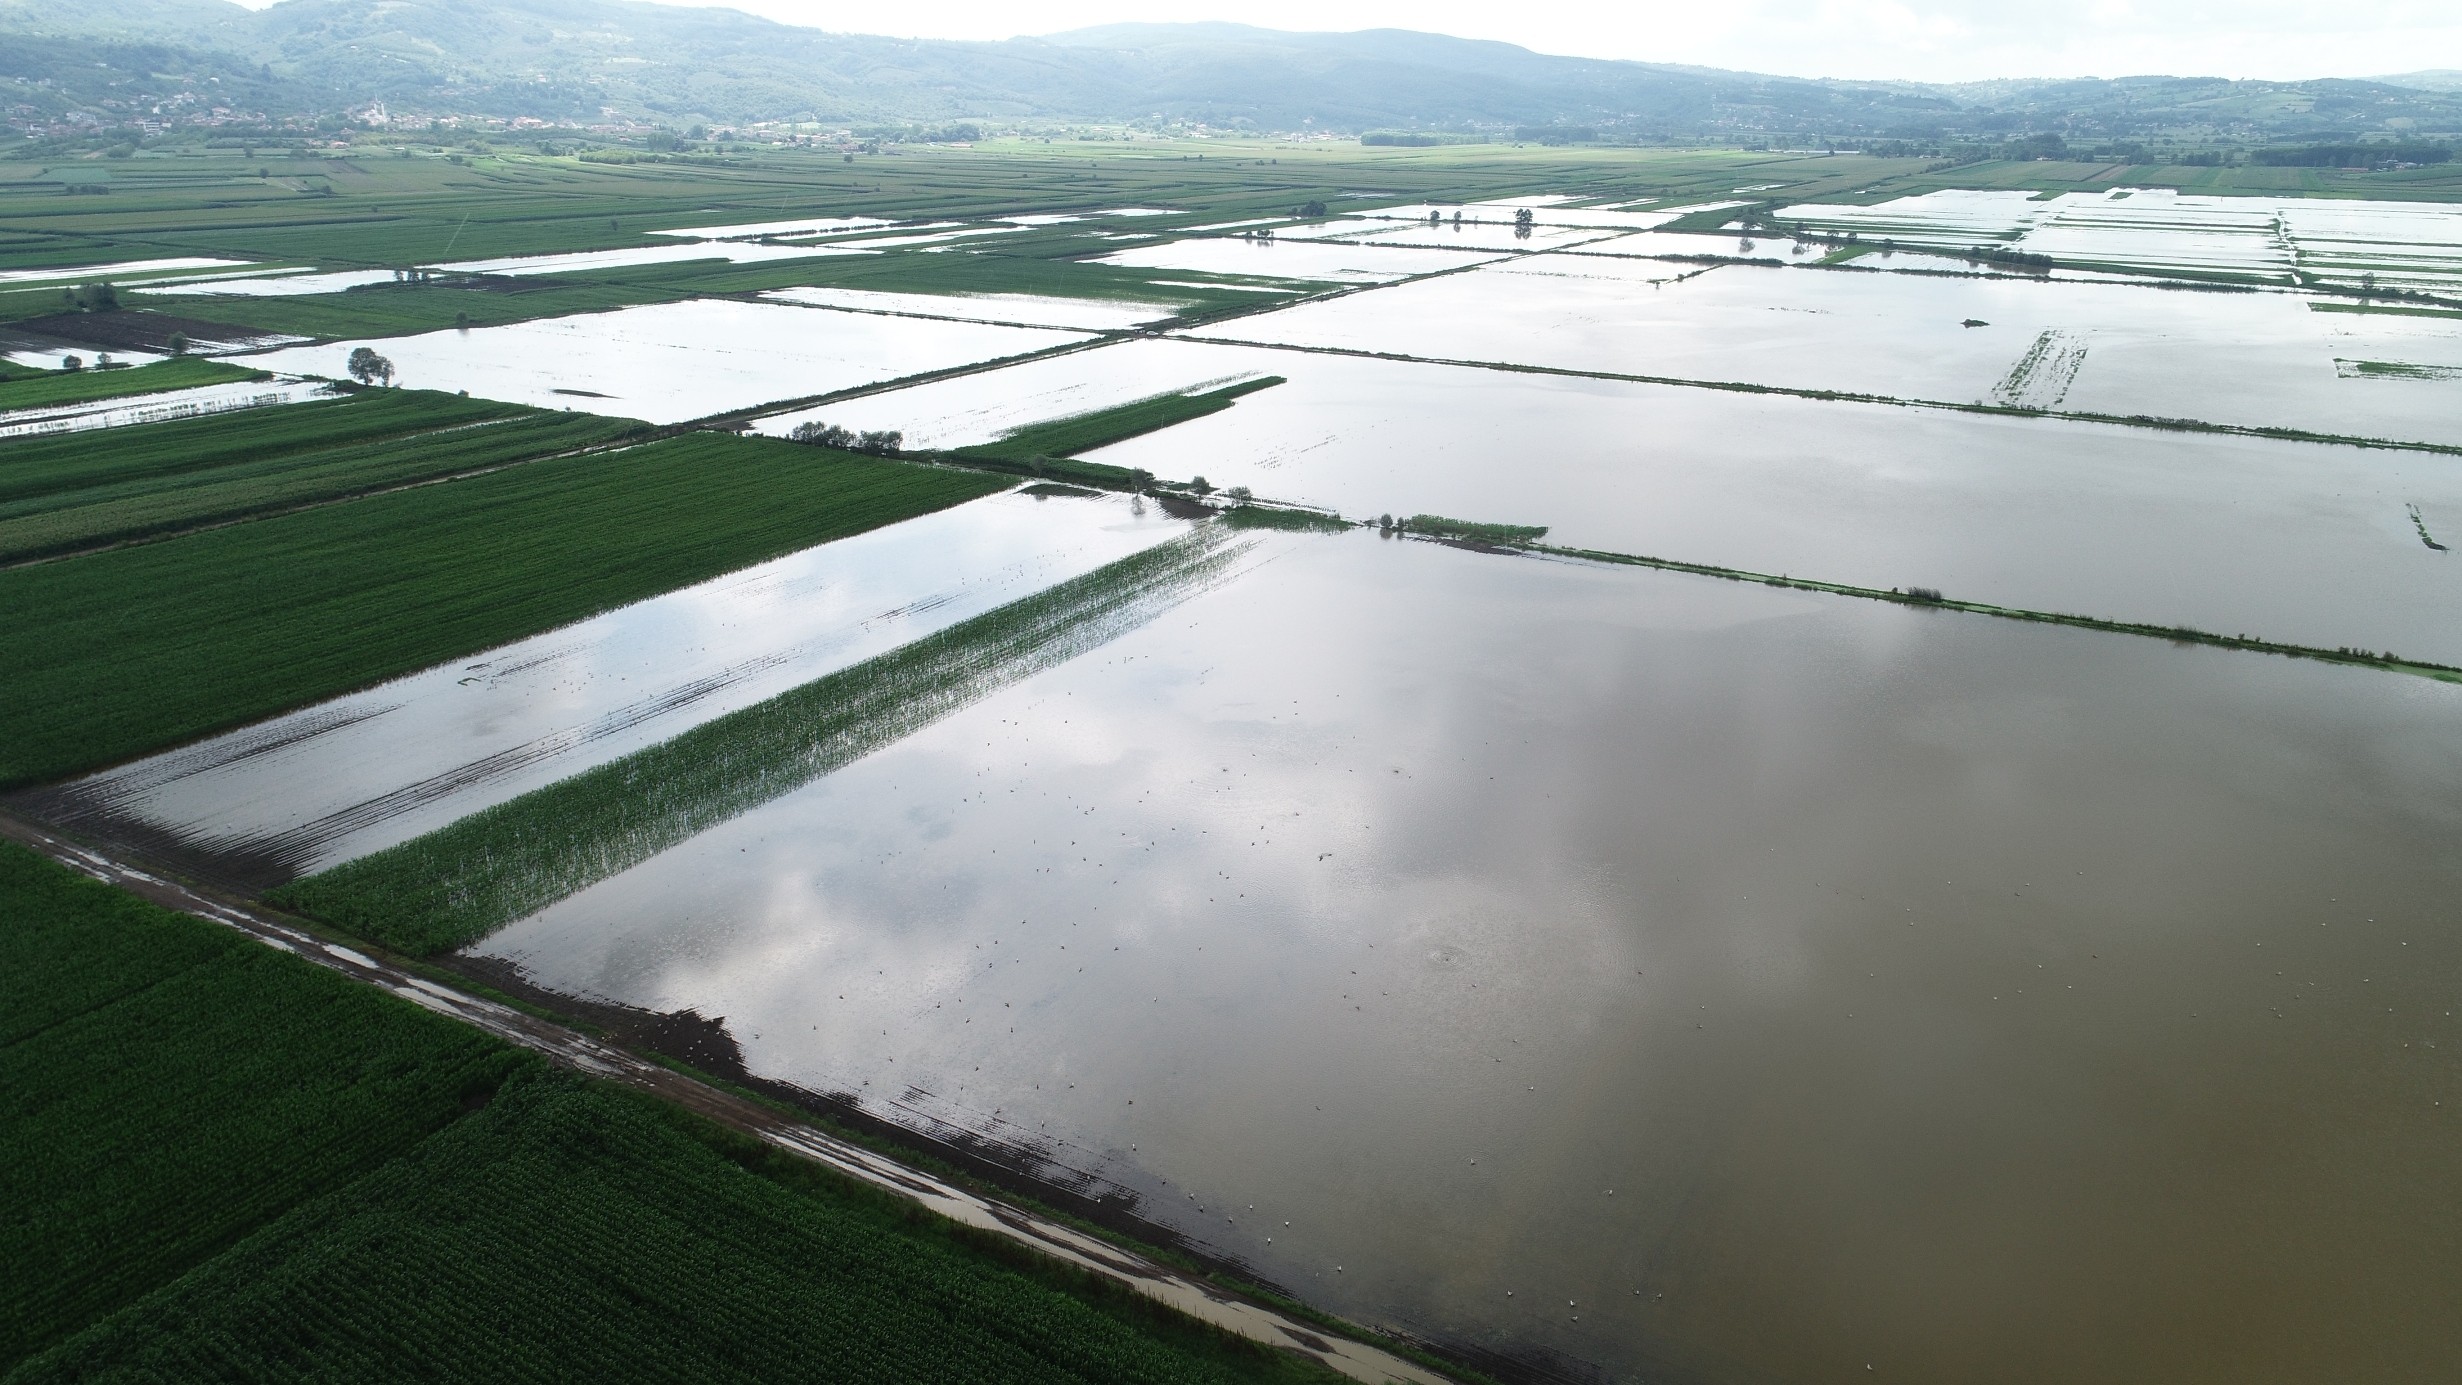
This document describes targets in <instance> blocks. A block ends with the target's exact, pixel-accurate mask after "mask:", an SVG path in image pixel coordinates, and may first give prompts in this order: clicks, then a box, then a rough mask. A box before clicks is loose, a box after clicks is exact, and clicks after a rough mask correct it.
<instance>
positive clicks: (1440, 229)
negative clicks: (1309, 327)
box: [1274, 217, 1616, 250]
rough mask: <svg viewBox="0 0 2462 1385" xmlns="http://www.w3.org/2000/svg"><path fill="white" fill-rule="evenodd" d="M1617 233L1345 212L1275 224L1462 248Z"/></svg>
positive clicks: (1545, 245)
mask: <svg viewBox="0 0 2462 1385" xmlns="http://www.w3.org/2000/svg"><path fill="white" fill-rule="evenodd" d="M1615 234H1616V233H1615V232H1614V231H1608V230H1601V229H1598V228H1595V227H1584V226H1533V227H1532V228H1530V229H1529V230H1527V231H1524V230H1522V229H1520V228H1518V227H1516V226H1514V225H1513V223H1512V222H1511V221H1510V220H1509V219H1508V220H1504V221H1493V220H1490V221H1476V222H1474V221H1465V222H1463V223H1462V224H1461V225H1459V226H1456V225H1454V224H1453V223H1452V222H1451V221H1435V222H1431V221H1427V220H1418V221H1393V220H1379V219H1375V218H1371V217H1343V218H1340V219H1338V220H1334V221H1325V222H1316V223H1311V224H1309V225H1305V226H1283V227H1279V228H1277V229H1276V230H1275V232H1274V236H1275V239H1276V240H1277V241H1284V240H1304V241H1341V242H1347V243H1349V244H1353V245H1416V246H1433V247H1435V248H1438V249H1461V250H1555V249H1561V248H1563V247H1565V246H1568V245H1581V244H1584V243H1585V242H1589V241H1595V240H1605V239H1608V238H1609V237H1611V236H1614V235H1615Z"/></svg>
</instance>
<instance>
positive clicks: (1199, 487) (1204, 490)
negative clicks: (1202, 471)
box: [1188, 476, 1214, 495]
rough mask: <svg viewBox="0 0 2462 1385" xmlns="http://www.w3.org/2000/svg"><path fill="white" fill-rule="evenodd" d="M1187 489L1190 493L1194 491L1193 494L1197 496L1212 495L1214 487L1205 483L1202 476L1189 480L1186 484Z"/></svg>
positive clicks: (1209, 483) (1207, 482)
mask: <svg viewBox="0 0 2462 1385" xmlns="http://www.w3.org/2000/svg"><path fill="white" fill-rule="evenodd" d="M1188 488H1189V489H1190V490H1192V491H1195V492H1196V493H1197V494H1199V495H1212V494H1213V493H1214V486H1213V483H1211V482H1209V481H1207V480H1206V479H1205V478H1204V477H1202V476H1199V477H1196V478H1195V479H1193V480H1191V481H1190V482H1189V483H1188Z"/></svg>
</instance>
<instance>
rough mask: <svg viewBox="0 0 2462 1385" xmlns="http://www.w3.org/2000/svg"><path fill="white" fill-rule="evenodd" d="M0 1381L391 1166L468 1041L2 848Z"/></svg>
mask: <svg viewBox="0 0 2462 1385" xmlns="http://www.w3.org/2000/svg"><path fill="white" fill-rule="evenodd" d="M0 916H4V917H5V918H6V919H7V923H8V926H7V927H5V928H0V958H4V959H5V962H0V996H5V1003H0V1073H4V1074H5V1077H4V1078H0V1092H5V1093H6V1096H5V1097H0V1107H4V1108H5V1110H6V1113H7V1115H6V1119H4V1120H0V1206H5V1207H7V1208H8V1209H9V1212H8V1214H7V1215H6V1216H0V1368H5V1365H6V1363H8V1362H11V1361H14V1360H16V1359H18V1358H19V1357H21V1356H23V1355H25V1354H27V1353H28V1352H31V1351H34V1350H37V1349H39V1348H41V1347H44V1346H46V1345H49V1344H50V1343H52V1342H55V1341H57V1340H59V1339H61V1338H63V1337H66V1336H68V1335H70V1334H71V1333H73V1332H75V1331H77V1330H78V1329H80V1328H82V1327H84V1326H86V1325H87V1324H89V1323H91V1322H93V1321H95V1320H96V1319H98V1318H100V1317H102V1316H104V1315H105V1314H107V1313H109V1312H111V1311H112V1310H114V1309H116V1308H118V1307H120V1306H121V1305H123V1304H125V1303H128V1302H130V1301H132V1300H134V1299H137V1298H139V1297H141V1296H143V1295H144V1294H147V1293H150V1292H152V1291H153V1290H155V1289H157V1288H160V1287H162V1286H164V1285H166V1284H169V1283H171V1282H173V1281H174V1280H176V1279H178V1278H179V1277H180V1276H181V1275H183V1274H185V1273H187V1272H188V1271H190V1270H191V1269H193V1268H195V1267H196V1266H198V1265H200V1264H202V1263H204V1262H205V1261H207V1260H209V1259H211V1258H212V1257H213V1256H215V1255H217V1254H220V1253H221V1252H223V1251H224V1250H226V1249H228V1248H229V1247H230V1246H232V1245H233V1244H235V1243H237V1242H238V1241H239V1240H240V1239H241V1238H243V1237H245V1236H247V1235H249V1234H250V1233H251V1232H254V1231H256V1230H257V1229H258V1228H260V1227H262V1226H264V1225H265V1224H266V1223H268V1222H270V1221H273V1220H274V1219H275V1218H277V1217H279V1216H281V1215H282V1214H283V1213H285V1212H287V1211H289V1210H290V1209H291V1208H292V1207H294V1206H296V1205H297V1204H299V1203H300V1202H302V1201H305V1200H307V1199H309V1198H313V1197H315V1196H318V1195H319V1194H322V1193H326V1192H329V1191H332V1190H334V1189H336V1188H339V1187H341V1186H343V1185H344V1184H346V1183H348V1182H350V1181H351V1180H352V1179H355V1178H358V1177H359V1176H361V1175H363V1174H365V1173H368V1172H370V1171H371V1170H373V1169H375V1168H376V1167H377V1166H378V1165H380V1164H382V1163H383V1162H384V1161H386V1160H387V1159H390V1158H392V1157H394V1156H395V1155H398V1154H401V1153H403V1152H404V1151H406V1150H408V1149H409V1148H411V1147H412V1146H413V1145H415V1144H417V1143H418V1142H419V1141H420V1140H421V1139H423V1138H425V1137H426V1136H427V1135H429V1134H430V1133H432V1132H433V1131H435V1130H438V1129H441V1128H442V1127H444V1126H445V1125H447V1124H448V1123H450V1122H451V1121H452V1120H454V1118H456V1117H458V1116H459V1115H460V1114H461V1113H462V1104H463V1100H464V1098H465V1097H469V1096H471V1095H473V1094H476V1093H482V1092H485V1091H487V1090H489V1089H491V1088H493V1087H494V1086H495V1085H496V1083H498V1082H499V1081H501V1080H502V1079H503V1077H504V1076H505V1074H506V1073H508V1072H510V1071H511V1070H512V1069H513V1068H514V1067H515V1066H517V1065H519V1062H520V1061H521V1060H519V1059H518V1058H517V1057H516V1055H514V1054H512V1053H511V1052H509V1051H507V1050H505V1049H504V1048H503V1047H501V1046H500V1045H498V1044H496V1043H495V1042H494V1041H492V1040H489V1039H487V1038H485V1037H484V1036H482V1035H480V1034H479V1033H478V1032H477V1031H475V1030H471V1029H468V1028H465V1027H463V1026H461V1025H458V1024H454V1023H451V1022H449V1021H446V1020H442V1019H438V1018H436V1017H434V1016H431V1015H429V1014H427V1013H426V1012H425V1011H422V1010H419V1009H416V1008H414V1007H412V1006H409V1005H404V1004H402V1003H400V1002H398V1001H395V1000H393V999H391V998H390V997H388V996H385V995H383V994H382V993H380V992H377V991H375V990H372V989H368V988H365V987H360V986H353V985H349V984H347V983H343V982H341V981H340V980H339V979H338V978H334V977H330V976H327V975H325V974H323V973H320V972H317V971H315V970H314V969H312V968H310V967H308V966H307V965H306V964H304V963H302V962H300V961H298V960H296V959H294V958H290V957H286V956H283V955H282V954H281V953H278V952H276V951H274V950H273V949H271V948H268V947H264V946H262V945H260V944H257V943H254V942H251V941H249V940H247V939H246V938H243V937H241V936H240V935H239V934H237V933H234V932H231V931H229V930H227V929H223V928H218V927H215V926H213V925H210V924H207V923H204V922H201V921H199V920H196V919H190V918H186V917H184V916H182V915H178V914H173V913H169V912H167V911H165V910H162V909H157V908H154V907H153V906H151V905H148V904H145V903H143V902H141V901H139V900H137V899H134V898H132V897H130V896H128V895H124V894H121V893H119V892H118V891H116V890H112V889H109V888H107V887H105V886H103V885H99V884H95V883H93V882H91V881H88V880H85V879H83V878H82V877H79V876H76V875H73V874H71V873H70V872H68V871H66V870H63V869H61V868H60V867H58V866H55V865H52V864H50V863H49V862H46V861H43V860H41V859H40V858H38V857H36V856H35V855H34V854H33V853H31V852H28V851H26V850H24V849H23V848H21V847H17V846H13V845H0Z"/></svg>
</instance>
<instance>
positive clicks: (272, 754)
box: [49, 492, 1187, 878]
mask: <svg viewBox="0 0 2462 1385" xmlns="http://www.w3.org/2000/svg"><path fill="white" fill-rule="evenodd" d="M1186 530H1187V525H1186V524H1185V523H1184V522H1182V521H1179V520H1174V519H1170V518H1167V517H1166V516H1164V515H1163V514H1161V513H1160V512H1159V511H1157V510H1155V509H1153V508H1151V507H1150V506H1147V505H1144V504H1141V503H1139V502H1137V501H1134V500H1131V499H1130V498H1128V497H1126V496H1114V495H1102V496H1094V495H1081V496H1075V497H1052V498H1038V497H1036V496H1032V495H1026V494H1021V493H1018V492H1009V493H1005V494H1001V495H994V496H987V497H985V498H983V499H981V500H977V501H973V502H971V503H969V504H965V505H959V506H955V507H953V508H951V509H947V510H943V511H941V512H939V513H937V514H930V515H924V516H921V517H920V518H916V519H911V520H908V521H906V522H904V523H902V524H895V525H890V526H888V527H886V528H881V529H875V530H872V531H870V532H868V533H863V534H856V535H853V536H851V537H848V538H843V539H839V540H838V541H836V542H834V543H825V544H821V545H818V546H817V547H813V548H807V549H804V550H803V551H801V552H798V553H790V554H788V555H786V556H785V557H782V558H776V559H772V560H771V561H769V562H765V563H757V564H754V565H753V566H751V567H747V568H743V569H741V570H739V571H736V572H731V573H728V574H726V575H725V576H723V577H715V578H712V579H710V580H709V581H706V582H699V583H695V584H694V585H692V586H689V587H684V588H680V589H678V590H676V591H672V592H668V593H666V594H664V595H661V596H655V597H652V598H650V599H648V600H646V601H638V602H635V603H633V604H632V605H629V606H624V607H620V608H618V609H616V610H613V611H609V612H607V613H605V614H604V615H599V616H593V617H591V618H590V619H588V620H583V621H578V622H576V623H574V624H571V625H567V626H564V627H562V628H561V629H556V630H550V631H548V632H546V633H545V634H541V635H535V636H532V637H531V638H529V639H526V640H519V641H516V642H514V643H512V644H508V645H503V646H500V647H498V648H495V649H491V650H488V651H487V652H485V653H483V654H479V655H477V656H475V657H472V658H469V659H457V660H455V661H453V662H452V663H449V664H442V665H439V666H437V667H435V668H432V669H427V670H425V671H422V672H419V673H414V674H410V675H408V676H406V677H402V678H396V679H393V680H391V681H389V682H386V683H382V684H379V685H377V686H376V687H373V688H369V689H367V690H365V691H363V692H356V693H351V694H348V695H346V696H343V697H337V698H332V699H329V700H328V701H325V702H321V703H318V704H317V705H315V706H312V707H304V708H301V709H300V710H298V711H296V712H291V713H287V714H285V715H283V716H279V717H274V718H271V719H269V720H267V721H263V722H259V723H257V724H256V725H254V726H249V727H245V728H242V729H240V730H237V731H233V732H230V733H228V734H226V735H221V736H215V737H211V738H209V739H207V740H204V741H200V742H198V743H196V744H194V745H189V746H183V747H181V748H180V749H177V750H172V751H167V752H165V753H163V754H160V755H155V756H150V757H148V758H146V759H143V760H139V761H136V762H134V763H132V764H128V765H123V766H121V767H119V768H117V769H112V770H107V771H104V772H103V773H101V774H96V775H91V776H89V777H87V778H85V779H81V780H78V781H75V782H73V783H70V784H68V785H65V786H63V787H61V788H60V789H57V790H53V791H51V793H50V807H49V811H50V814H51V815H52V816H53V817H54V818H55V819H56V820H60V821H69V822H82V823H87V824H88V825H89V826H93V825H108V826H109V827H111V828H115V829H117V830H121V831H126V830H128V829H129V828H131V827H134V828H135V829H137V830H140V831H142V832H144V833H145V834H147V836H148V837H149V838H150V839H153V840H161V839H163V838H166V837H167V838H169V839H171V840H174V841H177V842H180V843H183V844H185V845H187V846H188V847H190V848H192V849H194V850H197V851H200V852H206V853H211V854H214V855H217V856H221V857H242V858H247V859H248V860H250V861H253V862H257V863H260V864H259V866H258V867H257V869H259V870H261V871H265V872H267V873H268V874H269V878H281V877H284V876H287V875H289V874H292V873H306V872H309V871H314V870H322V869H324V868H326V867H328V866H333V865H338V864H340V863H341V862H344V861H348V860H353V859H355V858H357V857H360V856H364V855H367V854H368V853H369V852H372V851H377V850H381V849H382V848H384V847H388V846H392V845H394V844H395V843H397V842H402V841H407V840H409V839H410V838H412V837H415V836H418V835H419V834H420V833H423V832H430V831H434V830H435V829H437V828H439V827H442V826H444V825H446V824H447V823H450V822H452V821H454V820H455V819H457V818H460V817H463V816H465V815H467V814H470V813H474V812H477V811H478V810H480V809H482V808H486V807H490V806H492V805H494V804H497V803H502V802H504V801H506V800H508V799H511V798H514V797H516V796H518V795H520V794H522V793H525V792H528V791H529V790H531V789H535V788H538V787H540V786H542V785H545V784H549V783H552V782H554V781H556V780H559V779H563V778H566V777H569V776H571V775H575V774H579V773H581V772H582V771H583V770H586V769H589V768H591V767H593V766H596V765H602V764H605V763H607V762H608V761H611V760H614V759H618V758H620V757H622V756H624V755H627V754H629V753H631V752H633V751H635V750H639V749H641V748H643V747H644V746H649V745H655V744H657V743H659V742H661V741H665V740H668V739H671V738H673V737H675V736H678V735H681V734H683V733H684V732H685V731H688V730H690V729H691V728H693V727H695V726H699V725H701V724H702V723H704V722H708V721H712V720H715V719H717V718H718V717H721V716H724V715H726V714H727V713H729V712H732V711H735V710H737V709H739V708H742V707H748V706H751V705H753V704H754V703H757V702H760V701H762V700H764V699H766V698H770V697H775V696H777V695H778V694H779V693H782V692H784V691H786V690H788V689H790V688H793V687H797V686H799V685H801V684H804V683H807V682H810V681H811V680H813V679H815V678H820V677H823V676H825V675H827V674H830V673H833V672H835V671H837V670H839V669H842V668H846V667H848V666H850V665H852V664H856V663H859V662H861V661H863V660H865V659H869V658H872V657H874V656H876V655H879V654H884V653H886V652H888V651H889V650H891V649H894V648H896V647H898V646H899V645H902V644H905V643H907V642H908V641H910V640H915V639H919V638H921V637H923V636H925V635H928V634H930V633H932V632H933V631H935V630H940V629H945V628H947V627H948V626H951V625H955V624H957V623H958V622H959V621H962V620H965V619H967V618H969V617H971V616H975V615H979V614H981V613H983V612H984V611H987V610H990V609H991V608H993V607H995V606H998V605H1001V604H1003V603H1005V602H1009V601H1014V600H1016V599H1018V598H1019V597H1022V596H1026V595H1028V594H1030V593H1033V592H1036V591H1040V590H1042V589H1043V588H1045V587H1048V586H1051V585H1053V584H1054V583H1058V582H1064V581H1067V580H1068V579H1069V578H1072V577H1075V576H1077V575H1079V574H1080V573H1084V572H1089V571H1091V570H1093V569H1095V568H1097V567H1100V566H1102V565H1103V564H1105V563H1108V562H1112V561H1114V560H1116V559H1119V558H1123V557H1126V556H1128V555H1129V554H1131V553H1136V552H1139V551H1141V550H1143V549H1146V548H1149V547H1151V546H1153V545H1155V544H1158V543H1161V542H1163V541H1164V540H1166V539H1169V538H1172V537H1174V536H1176V535H1178V534H1181V533H1184V532H1186Z"/></svg>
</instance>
